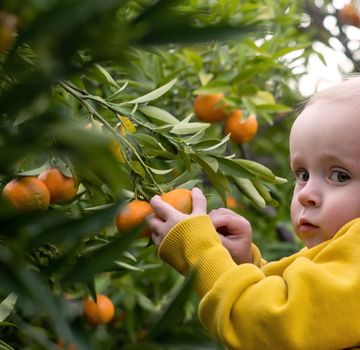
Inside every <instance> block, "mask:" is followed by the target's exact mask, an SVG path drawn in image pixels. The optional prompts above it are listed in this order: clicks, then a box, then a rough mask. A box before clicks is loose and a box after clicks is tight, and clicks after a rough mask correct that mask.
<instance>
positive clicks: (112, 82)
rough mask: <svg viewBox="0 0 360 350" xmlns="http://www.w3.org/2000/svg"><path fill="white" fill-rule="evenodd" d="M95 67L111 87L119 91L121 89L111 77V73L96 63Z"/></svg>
mask: <svg viewBox="0 0 360 350" xmlns="http://www.w3.org/2000/svg"><path fill="white" fill-rule="evenodd" d="M95 67H96V68H97V69H98V70H99V71H100V73H101V74H102V75H103V76H104V78H105V79H106V81H107V82H108V83H109V85H113V86H114V87H116V88H117V89H120V87H119V85H118V84H117V82H116V81H115V80H114V79H113V77H112V76H111V75H110V73H109V72H108V71H107V70H106V69H105V68H104V67H102V66H101V65H100V64H98V63H96V64H95Z"/></svg>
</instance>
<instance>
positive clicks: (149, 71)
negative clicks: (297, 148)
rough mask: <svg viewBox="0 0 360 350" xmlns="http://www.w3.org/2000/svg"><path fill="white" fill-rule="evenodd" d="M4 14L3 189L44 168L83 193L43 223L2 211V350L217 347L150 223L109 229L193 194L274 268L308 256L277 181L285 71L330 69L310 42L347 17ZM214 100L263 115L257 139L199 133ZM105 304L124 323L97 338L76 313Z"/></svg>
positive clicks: (298, 10)
mask: <svg viewBox="0 0 360 350" xmlns="http://www.w3.org/2000/svg"><path fill="white" fill-rule="evenodd" d="M328 3H329V6H330V5H331V4H330V2H328ZM1 6H2V9H1V11H6V12H8V13H12V14H15V15H16V16H17V17H18V19H19V27H18V37H17V39H16V42H15V44H14V46H13V47H12V48H11V49H10V50H9V51H8V52H6V53H2V54H1V56H0V74H1V77H2V79H1V81H0V147H1V152H0V185H1V188H3V186H4V185H5V184H6V183H7V182H8V181H10V180H11V179H13V178H14V177H15V176H35V175H37V174H39V173H40V172H41V171H43V170H45V169H46V168H48V167H50V166H57V167H59V168H60V169H61V171H63V172H64V173H65V174H68V175H70V174H71V175H72V176H74V177H75V179H76V180H77V181H78V183H79V184H80V186H79V191H78V194H77V196H76V197H75V198H74V200H72V201H70V202H68V203H65V204H62V205H52V206H51V207H50V208H49V210H48V211H47V212H45V213H38V212H31V213H19V212H16V211H14V210H13V209H12V208H10V207H9V205H8V204H7V203H6V202H5V200H3V199H0V296H1V299H2V300H3V301H2V303H1V304H0V321H2V322H1V323H0V349H57V348H58V346H57V345H56V343H57V342H58V341H59V339H61V340H62V341H63V342H65V343H69V344H70V343H74V344H76V346H77V347H78V349H187V348H188V349H205V348H206V349H221V348H222V346H221V345H220V344H218V343H217V342H216V341H215V340H214V339H212V337H211V335H209V334H208V333H207V332H206V330H205V329H204V328H203V327H202V326H201V325H200V324H199V321H198V320H197V314H196V309H197V303H198V300H197V297H196V296H195V295H194V294H193V292H192V288H191V285H192V279H191V277H189V278H188V279H186V280H184V278H183V277H181V276H178V275H177V274H176V273H175V272H174V271H172V270H171V269H170V268H169V267H168V266H165V265H163V264H162V262H161V261H159V259H158V258H157V256H156V251H155V249H154V246H153V245H152V244H151V243H150V242H148V241H147V239H144V238H138V236H139V232H140V231H141V227H139V228H136V229H134V230H131V232H126V233H123V234H119V233H118V232H117V230H116V226H115V222H114V218H115V216H116V213H117V212H118V211H119V210H120V209H121V208H122V207H123V206H124V205H125V204H126V202H127V201H129V200H131V199H132V198H142V199H146V200H148V199H149V198H151V196H152V195H154V194H155V193H162V192H166V191H169V190H171V189H172V188H175V187H186V188H191V187H193V186H195V185H196V186H199V187H201V188H202V189H203V190H204V192H205V193H206V196H207V197H208V201H209V209H212V208H215V207H218V206H223V205H225V204H224V203H225V202H226V197H227V196H228V195H230V194H231V195H232V196H234V197H235V198H236V200H237V201H238V203H239V205H238V207H237V208H235V210H236V211H238V212H239V213H241V214H242V215H244V216H246V217H247V218H248V219H249V220H250V221H251V222H252V223H253V228H254V240H255V242H256V243H257V244H258V245H259V246H260V248H261V249H262V251H263V254H264V256H265V258H267V259H269V260H272V259H277V258H280V257H281V256H284V255H287V254H291V253H292V252H294V251H296V250H297V249H299V247H300V244H299V242H297V241H296V239H295V238H294V236H293V235H292V233H291V227H290V221H289V210H288V204H287V203H289V201H290V197H291V190H292V184H291V181H289V182H288V183H286V184H284V183H283V182H284V181H282V179H281V178H289V168H288V164H287V163H288V158H287V137H288V132H289V127H290V125H291V123H292V120H293V118H294V116H295V114H296V109H297V108H298V106H299V103H300V102H301V101H302V99H303V97H302V96H301V95H300V93H299V92H298V90H297V89H298V80H299V78H300V76H301V74H295V73H294V70H293V68H294V67H296V66H298V65H299V64H300V65H304V66H305V67H306V64H307V61H308V59H309V57H310V55H312V54H317V55H319V56H320V57H321V54H320V53H316V52H314V50H313V47H312V42H313V40H315V39H316V40H319V36H320V38H321V40H323V41H324V42H326V40H328V39H329V37H330V36H331V35H330V34H329V33H327V32H326V30H325V29H324V28H323V27H321V28H320V29H321V30H320V29H319V26H318V23H319V22H317V21H315V19H318V18H324V17H325V16H326V15H333V16H337V13H336V12H334V11H332V8H331V6H330V7H329V6H328V7H327V8H326V9H325V8H324V9H325V10H324V9H321V8H319V7H316V6H314V5H313V4H312V3H311V2H297V1H284V0H280V1H275V0H267V1H265V2H264V1H257V0H251V1H250V0H249V1H238V0H222V1H221V0H219V1H205V0H188V1H173V0H171V1H170V0H166V1H165V0H164V1H151V0H143V1H140V0H139V1H121V0H102V1H97V0H78V1H73V0H63V1H57V0H52V1H49V0H46V1H45V0H43V1H41V0H29V1H27V2H26V4H24V2H23V1H20V0H11V1H4V2H3V4H2V5H1ZM324 11H325V12H324ZM327 11H328V12H329V13H327ZM311 16H312V17H311ZM321 16H322V17H321ZM309 18H310V19H311V18H313V22H311V21H310V22H309ZM316 25H317V27H316ZM339 27H340V28H343V24H342V23H340V22H339ZM342 33H343V34H344V32H342ZM344 35H345V34H344ZM293 52H298V53H299V55H295V56H292V57H294V58H290V56H289V55H288V54H289V53H293ZM351 54H352V53H351V52H350V53H349V57H350V56H351ZM351 57H352V56H351ZM299 59H301V62H299ZM354 62H355V61H354ZM214 92H223V93H225V94H226V102H227V106H228V107H227V108H228V109H229V110H231V109H237V108H241V109H243V110H244V111H246V112H247V113H250V112H253V113H255V114H256V115H257V117H258V121H259V125H260V129H259V132H258V135H257V137H256V138H255V139H254V140H252V141H251V142H250V143H248V144H245V145H241V146H239V145H236V144H233V143H232V142H231V141H230V140H229V138H228V137H227V136H226V135H224V132H223V124H222V123H217V124H213V125H209V124H206V123H200V122H199V121H198V120H196V117H195V116H193V115H192V102H193V100H194V97H195V95H196V94H206V93H214ZM89 123H91V125H92V128H91V130H89V129H87V128H86V127H85V126H86V125H88V124H89ZM121 125H123V127H125V129H126V128H127V129H128V132H127V133H126V135H123V134H121V133H119V127H120V126H121ZM134 128H135V129H136V132H132V131H131V130H133V129H134ZM110 142H116V143H117V144H118V147H120V149H121V152H122V155H123V156H124V160H123V161H121V162H119V160H118V159H116V157H114V154H113V152H112V151H111V148H110V147H109V144H110ZM270 169H271V170H270ZM275 174H276V175H275ZM96 293H104V294H106V295H108V296H109V297H110V298H111V299H112V301H113V302H114V304H115V307H116V317H115V320H114V321H113V322H112V323H110V324H108V325H102V326H99V327H97V328H91V327H90V326H88V325H87V324H85V323H84V321H83V318H82V310H81V307H82V299H83V298H84V297H86V296H87V295H89V294H90V295H93V296H94V295H95V294H96Z"/></svg>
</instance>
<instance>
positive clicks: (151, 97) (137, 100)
mask: <svg viewBox="0 0 360 350" xmlns="http://www.w3.org/2000/svg"><path fill="white" fill-rule="evenodd" d="M176 81H177V79H173V80H171V81H169V82H168V83H167V84H165V85H163V86H161V87H159V88H157V89H156V90H154V91H151V92H149V93H148V94H146V95H144V96H141V97H138V98H135V99H134V100H131V101H127V102H124V103H121V104H120V106H122V105H126V104H136V103H145V102H150V101H153V100H156V99H157V98H159V97H160V96H162V95H164V94H165V93H167V92H168V91H169V90H170V89H171V88H172V87H173V86H174V85H175V83H176Z"/></svg>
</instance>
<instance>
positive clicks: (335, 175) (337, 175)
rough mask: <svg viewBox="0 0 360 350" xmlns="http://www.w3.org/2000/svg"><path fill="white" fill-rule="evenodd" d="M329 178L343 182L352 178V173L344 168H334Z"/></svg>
mask: <svg viewBox="0 0 360 350" xmlns="http://www.w3.org/2000/svg"><path fill="white" fill-rule="evenodd" d="M329 178H330V180H331V181H334V182H342V183H343V182H346V181H349V180H350V179H351V177H350V175H349V174H348V173H346V172H345V171H342V170H333V171H332V172H331V174H330V177H329Z"/></svg>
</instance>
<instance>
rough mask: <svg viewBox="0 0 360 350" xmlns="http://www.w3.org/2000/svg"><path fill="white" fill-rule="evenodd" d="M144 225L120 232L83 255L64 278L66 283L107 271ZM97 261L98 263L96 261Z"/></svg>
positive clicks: (82, 279)
mask: <svg viewBox="0 0 360 350" xmlns="http://www.w3.org/2000/svg"><path fill="white" fill-rule="evenodd" d="M142 229H143V225H141V226H138V227H136V228H133V229H131V230H129V231H127V232H124V233H121V234H119V235H118V236H117V237H116V238H114V239H113V240H111V241H110V242H109V243H107V244H104V245H103V246H101V247H100V248H97V249H95V250H93V251H92V252H91V253H89V254H87V255H85V256H83V257H81V258H80V259H79V260H78V262H77V263H76V264H75V266H74V267H73V268H72V269H71V271H69V272H68V273H67V275H66V276H65V277H64V278H63V282H64V283H66V284H72V283H75V282H79V281H87V280H89V279H90V278H91V277H92V276H94V275H95V274H97V273H99V272H103V271H107V270H108V269H109V268H110V267H111V266H113V264H114V261H118V258H119V256H120V255H121V253H122V252H124V251H125V250H126V249H127V248H128V247H129V246H130V244H131V243H132V242H133V241H134V239H136V238H137V237H138V235H139V234H140V233H141V232H142ZM95 261H96V264H94V262H95Z"/></svg>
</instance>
